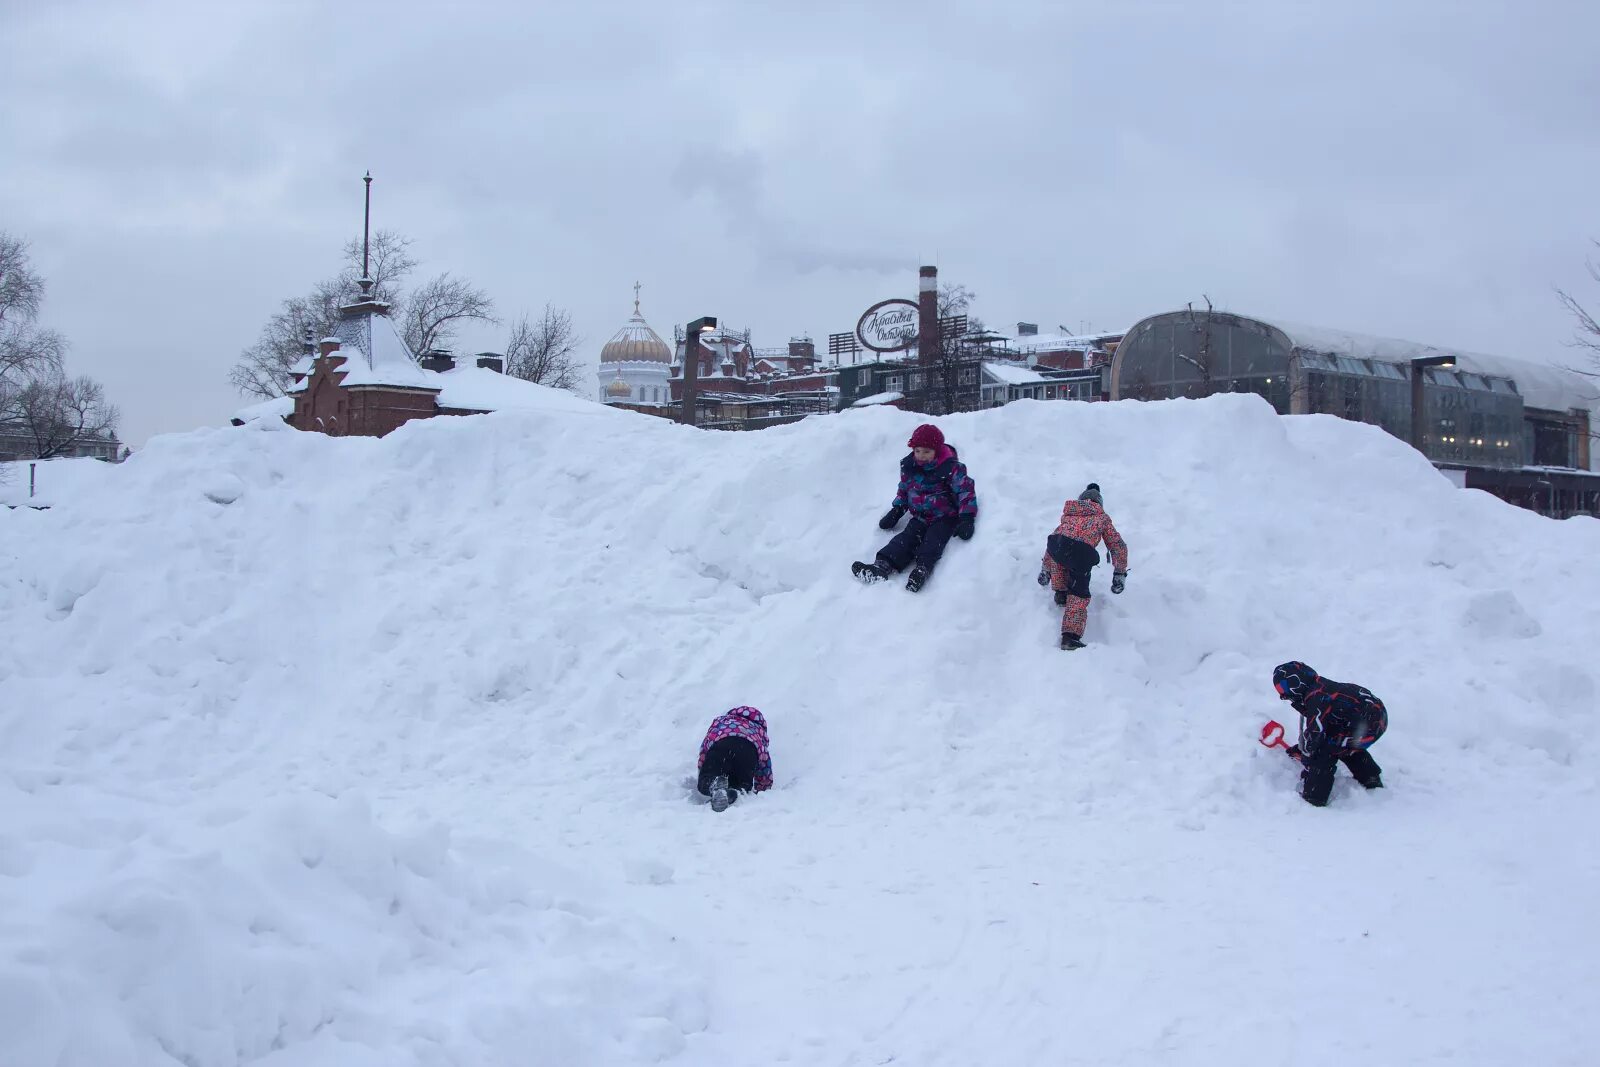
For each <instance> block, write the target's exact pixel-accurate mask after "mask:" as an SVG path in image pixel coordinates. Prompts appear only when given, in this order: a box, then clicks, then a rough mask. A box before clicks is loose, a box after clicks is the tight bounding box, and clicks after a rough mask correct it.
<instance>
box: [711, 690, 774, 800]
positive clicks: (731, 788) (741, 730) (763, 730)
mask: <svg viewBox="0 0 1600 1067" xmlns="http://www.w3.org/2000/svg"><path fill="white" fill-rule="evenodd" d="M771 788H772V756H771V755H770V754H769V753H768V752H767V720H766V719H764V718H762V717H761V712H759V711H757V710H756V709H755V708H747V707H738V708H734V709H732V710H731V711H729V712H727V713H726V714H723V715H718V716H717V717H716V718H715V719H713V720H711V728H710V729H709V730H707V731H706V737H705V740H704V741H701V742H700V784H699V790H700V795H701V796H707V797H710V798H711V810H712V811H725V810H727V807H728V805H729V804H732V803H733V802H734V800H735V799H737V797H738V793H739V791H740V790H744V791H745V792H750V791H751V790H754V791H755V792H757V793H759V792H761V791H763V790H766V789H771Z"/></svg>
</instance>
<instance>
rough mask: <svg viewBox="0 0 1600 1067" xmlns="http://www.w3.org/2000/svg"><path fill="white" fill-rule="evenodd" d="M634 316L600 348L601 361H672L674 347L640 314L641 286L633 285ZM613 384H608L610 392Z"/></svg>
mask: <svg viewBox="0 0 1600 1067" xmlns="http://www.w3.org/2000/svg"><path fill="white" fill-rule="evenodd" d="M633 289H634V293H633V317H632V318H631V319H629V320H628V324H627V325H626V326H624V327H623V328H622V329H620V330H618V331H617V332H616V334H615V335H614V336H613V337H612V338H611V340H609V341H607V342H606V344H605V347H604V348H602V349H600V362H601V363H628V362H646V363H671V362H672V349H671V348H669V347H667V342H665V341H663V340H662V339H661V336H660V335H659V334H657V333H656V332H655V331H654V330H652V329H651V328H650V326H649V324H648V323H646V322H645V321H644V316H643V315H641V314H639V287H638V286H637V285H635V286H634V287H633ZM610 389H611V386H609V385H608V386H606V390H607V391H608V392H609V391H610Z"/></svg>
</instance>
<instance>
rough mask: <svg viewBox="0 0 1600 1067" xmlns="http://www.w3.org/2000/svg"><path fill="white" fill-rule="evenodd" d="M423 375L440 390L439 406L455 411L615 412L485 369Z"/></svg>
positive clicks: (572, 396)
mask: <svg viewBox="0 0 1600 1067" xmlns="http://www.w3.org/2000/svg"><path fill="white" fill-rule="evenodd" d="M423 373H424V374H427V375H429V377H430V379H431V380H432V382H433V383H434V387H435V388H437V389H439V397H438V404H439V406H440V407H441V408H449V409H452V410H456V411H568V412H574V413H578V414H585V415H592V414H594V413H596V412H602V411H606V412H609V411H612V410H615V409H613V408H608V407H606V406H605V405H604V404H597V403H595V402H594V401H592V400H585V399H584V398H582V397H580V396H576V395H575V394H573V393H569V392H567V391H566V390H565V389H552V388H550V387H549V386H547V385H535V384H534V383H532V382H525V381H523V380H522V379H521V378H513V377H511V376H510V375H507V374H501V373H500V372H499V371H492V370H489V369H488V368H487V367H457V368H456V369H455V370H448V371H443V372H435V371H423Z"/></svg>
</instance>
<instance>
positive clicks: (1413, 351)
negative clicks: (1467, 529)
mask: <svg viewBox="0 0 1600 1067" xmlns="http://www.w3.org/2000/svg"><path fill="white" fill-rule="evenodd" d="M1443 355H1448V356H1452V357H1454V359H1455V361H1456V363H1455V366H1454V367H1450V368H1444V367H1431V368H1427V369H1426V370H1424V371H1423V372H1422V373H1423V403H1424V431H1423V439H1422V442H1421V444H1422V451H1423V454H1424V455H1426V456H1427V457H1428V458H1429V459H1430V460H1432V461H1433V462H1434V464H1435V465H1436V466H1439V467H1441V468H1443V469H1447V470H1453V471H1456V472H1458V473H1459V478H1458V481H1460V482H1461V483H1462V484H1464V485H1466V486H1467V487H1468V488H1481V489H1485V490H1487V491H1489V492H1492V493H1494V494H1495V495H1496V496H1499V497H1501V498H1502V499H1506V500H1508V501H1510V502H1512V503H1517V504H1519V505H1522V506H1530V504H1531V505H1532V506H1533V507H1534V509H1535V510H1538V511H1540V512H1542V513H1545V514H1549V515H1554V516H1564V515H1572V514H1600V475H1595V474H1594V473H1592V472H1591V471H1590V469H1589V468H1590V466H1591V437H1592V433H1593V430H1594V417H1595V414H1594V413H1595V390H1594V388H1593V386H1592V384H1591V383H1590V382H1589V381H1588V380H1587V379H1585V378H1584V377H1583V376H1581V375H1578V374H1574V373H1572V372H1570V371H1564V370H1561V369H1559V368H1555V367H1549V366H1543V365H1541V364H1537V363H1531V362H1527V361H1523V360H1516V359H1509V358H1506V357H1502V356H1489V355H1483V354H1480V353H1473V352H1460V351H1455V350H1452V349H1443V348H1437V347H1435V346H1431V345H1423V344H1418V343H1416V342H1411V341H1400V340H1394V339H1389V338H1381V337H1369V336H1366V335H1363V334H1355V333H1346V332H1343V331H1336V330H1324V329H1319V328H1315V327H1307V326H1294V325H1290V324H1286V323H1274V322H1268V321H1266V320H1264V319H1258V318H1252V317H1250V316H1246V315H1238V314H1233V313H1228V312H1220V311H1215V310H1211V309H1206V310H1203V311H1201V310H1193V309H1185V310H1183V311H1172V312H1165V313H1162V314H1159V315H1152V316H1150V317H1148V318H1145V319H1142V320H1140V321H1139V322H1138V323H1136V324H1134V326H1133V327H1132V328H1131V329H1130V330H1128V332H1127V334H1126V336H1125V337H1124V338H1123V340H1122V342H1121V344H1119V345H1118V347H1117V349H1116V354H1115V358H1114V360H1113V363H1112V369H1111V396H1112V399H1133V400H1154V399H1164V398H1171V397H1185V396H1186V397H1199V396H1208V395H1210V394H1212V393H1218V392H1249V393H1255V394H1257V395H1259V396H1261V397H1263V398H1264V399H1265V400H1266V401H1267V402H1268V403H1270V404H1271V405H1272V406H1273V408H1274V409H1276V410H1277V411H1278V412H1280V413H1281V414H1286V415H1287V414H1328V415H1337V416H1339V417H1340V418H1345V419H1350V420H1352V421H1356V422H1367V423H1371V424H1373V425H1375V426H1380V427H1382V428H1383V429H1384V430H1387V431H1388V432H1389V433H1391V434H1393V435H1395V436H1396V437H1399V438H1400V439H1402V440H1409V439H1410V427H1411V388H1410V374H1411V365H1410V362H1411V360H1413V359H1416V358H1419V357H1428V356H1443Z"/></svg>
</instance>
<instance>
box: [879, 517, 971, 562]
mask: <svg viewBox="0 0 1600 1067" xmlns="http://www.w3.org/2000/svg"><path fill="white" fill-rule="evenodd" d="M955 532H956V517H955V516H954V515H951V516H947V517H946V518H943V519H934V520H933V521H932V522H923V521H922V520H921V519H918V518H915V517H913V518H912V519H911V521H910V522H908V523H906V528H905V529H904V530H901V531H900V532H899V533H897V534H895V535H894V537H893V539H892V540H890V542H889V543H888V544H886V545H884V546H883V547H882V548H880V549H878V560H879V562H881V563H883V564H884V565H885V566H887V567H888V568H889V569H890V570H892V571H903V570H905V569H906V568H907V567H908V566H910V565H911V564H912V563H916V565H917V566H919V567H926V568H927V569H928V570H930V571H931V570H933V568H934V566H935V565H936V564H937V563H938V562H939V557H940V556H943V555H944V548H945V546H946V545H948V544H949V543H950V535H951V534H953V533H955Z"/></svg>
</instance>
